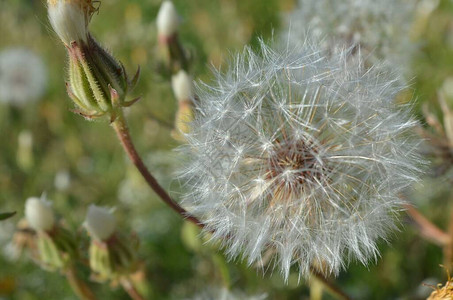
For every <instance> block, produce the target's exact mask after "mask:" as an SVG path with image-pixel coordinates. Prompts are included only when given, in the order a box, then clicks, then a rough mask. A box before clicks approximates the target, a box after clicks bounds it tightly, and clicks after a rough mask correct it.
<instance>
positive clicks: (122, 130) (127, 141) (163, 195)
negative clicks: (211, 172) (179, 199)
mask: <svg viewBox="0 0 453 300" xmlns="http://www.w3.org/2000/svg"><path fill="white" fill-rule="evenodd" d="M112 126H113V128H114V129H115V131H116V134H117V136H118V139H119V140H120V142H121V145H122V146H123V148H124V151H126V153H127V155H128V156H129V158H130V160H131V161H132V163H133V164H134V165H135V166H136V167H137V169H138V171H139V172H140V173H141V174H142V176H143V178H144V179H145V180H146V182H147V183H148V185H149V186H150V187H151V189H152V190H153V191H154V192H155V193H156V194H157V195H158V196H159V198H160V199H161V200H162V201H164V202H165V204H167V205H168V206H170V208H171V209H173V210H174V211H175V212H176V213H178V214H179V215H180V216H182V217H183V218H184V219H186V220H187V221H190V222H192V223H194V224H196V225H197V226H198V227H200V228H203V227H204V224H203V223H202V222H201V221H200V220H198V219H197V218H196V217H194V216H192V215H190V214H189V213H188V212H187V211H186V210H185V209H184V208H182V207H181V206H180V205H179V204H178V203H176V201H174V200H173V199H172V198H171V197H170V195H169V194H168V193H167V192H166V191H165V189H163V188H162V186H160V184H159V183H158V182H157V180H156V179H155V178H154V176H153V175H152V174H151V173H150V171H149V170H148V168H147V167H146V166H145V164H144V163H143V160H142V159H141V157H140V155H139V154H138V152H137V150H136V149H135V146H134V143H133V142H132V138H131V136H130V133H129V128H128V127H127V123H126V120H125V118H124V115H123V112H122V111H121V110H119V112H118V115H117V117H116V120H115V121H113V123H112Z"/></svg>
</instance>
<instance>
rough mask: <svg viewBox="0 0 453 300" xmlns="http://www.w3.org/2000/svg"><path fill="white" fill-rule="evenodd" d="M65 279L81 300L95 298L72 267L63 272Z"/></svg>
mask: <svg viewBox="0 0 453 300" xmlns="http://www.w3.org/2000/svg"><path fill="white" fill-rule="evenodd" d="M65 276H66V279H67V280H68V282H69V285H70V286H71V288H72V290H73V291H74V293H75V294H76V295H77V297H79V299H81V300H96V297H95V296H94V293H93V292H92V291H91V289H90V288H89V287H88V285H86V284H85V283H84V282H83V281H81V280H80V279H79V278H78V277H77V273H76V270H75V269H74V267H69V268H68V269H67V270H66V272H65Z"/></svg>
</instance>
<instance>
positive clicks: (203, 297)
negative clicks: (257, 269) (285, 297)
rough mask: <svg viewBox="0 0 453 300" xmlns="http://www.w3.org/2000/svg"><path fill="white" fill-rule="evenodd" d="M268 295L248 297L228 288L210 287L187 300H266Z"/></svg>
mask: <svg viewBox="0 0 453 300" xmlns="http://www.w3.org/2000/svg"><path fill="white" fill-rule="evenodd" d="M267 298H268V297H267V295H266V294H261V295H251V296H249V295H246V294H244V293H243V292H242V291H236V290H235V291H230V290H228V289H226V288H220V287H214V286H208V287H207V288H205V289H203V290H202V291H201V292H200V293H198V294H197V295H196V296H194V297H192V298H187V299H186V300H266V299H267Z"/></svg>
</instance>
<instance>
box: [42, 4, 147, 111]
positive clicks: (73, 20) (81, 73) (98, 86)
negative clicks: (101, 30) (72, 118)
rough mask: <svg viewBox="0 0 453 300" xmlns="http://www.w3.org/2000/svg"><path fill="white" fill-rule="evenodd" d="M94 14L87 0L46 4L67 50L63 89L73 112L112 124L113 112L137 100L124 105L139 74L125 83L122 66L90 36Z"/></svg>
mask: <svg viewBox="0 0 453 300" xmlns="http://www.w3.org/2000/svg"><path fill="white" fill-rule="evenodd" d="M95 11H96V9H95V8H94V7H93V4H92V1H89V0H50V1H48V12H49V19H50V23H51V24H52V27H53V28H54V30H55V32H56V33H57V35H58V36H59V37H60V39H61V40H62V42H63V43H64V45H65V47H66V49H67V50H68V54H69V82H68V83H67V84H66V87H67V91H68V94H69V96H70V97H71V99H72V100H73V101H74V102H75V104H76V105H77V106H78V108H79V109H78V110H76V112H77V113H79V114H81V115H83V116H84V117H86V118H94V117H99V116H102V115H105V114H109V115H110V116H111V119H112V120H113V119H115V111H116V109H117V108H120V107H124V106H130V105H132V104H133V103H135V102H136V101H137V100H138V99H139V98H137V99H134V100H132V101H130V102H126V95H127V93H128V91H130V90H131V89H132V88H133V86H134V85H135V83H136V82H137V80H138V75H139V70H138V71H137V73H136V75H135V76H134V78H133V79H132V81H129V79H128V77H127V74H126V72H125V70H124V67H123V65H122V64H121V63H120V62H118V61H117V60H116V59H115V58H114V57H113V56H112V55H111V54H110V53H108V52H107V51H106V50H105V49H103V48H102V47H101V46H100V45H99V44H98V43H97V42H96V41H95V39H94V38H93V37H92V36H91V34H90V33H89V31H88V24H89V21H90V20H91V16H92V14H93V13H94V12H95Z"/></svg>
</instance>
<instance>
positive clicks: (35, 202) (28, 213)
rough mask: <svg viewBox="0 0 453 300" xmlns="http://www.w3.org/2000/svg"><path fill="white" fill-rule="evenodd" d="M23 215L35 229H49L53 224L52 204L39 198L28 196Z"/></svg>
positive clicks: (43, 198) (43, 197)
mask: <svg viewBox="0 0 453 300" xmlns="http://www.w3.org/2000/svg"><path fill="white" fill-rule="evenodd" d="M25 217H26V218H27V221H28V223H29V224H30V226H31V227H32V228H33V229H34V230H36V231H49V230H51V229H52V228H53V226H54V214H53V210H52V204H51V203H50V202H49V201H47V200H46V199H45V196H42V197H41V198H36V197H32V198H28V199H27V201H26V202H25Z"/></svg>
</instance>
